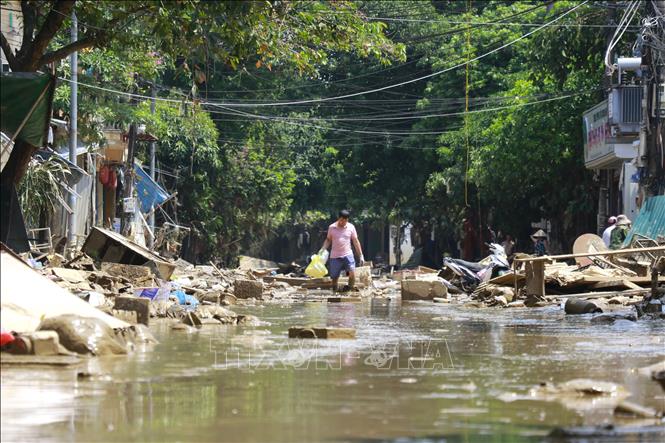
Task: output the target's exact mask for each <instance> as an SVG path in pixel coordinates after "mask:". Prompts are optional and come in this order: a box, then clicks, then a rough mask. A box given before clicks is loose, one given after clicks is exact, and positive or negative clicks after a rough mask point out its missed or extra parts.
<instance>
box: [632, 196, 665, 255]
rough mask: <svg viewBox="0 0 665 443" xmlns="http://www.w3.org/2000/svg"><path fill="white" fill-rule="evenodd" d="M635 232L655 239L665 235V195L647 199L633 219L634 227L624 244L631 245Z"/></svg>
mask: <svg viewBox="0 0 665 443" xmlns="http://www.w3.org/2000/svg"><path fill="white" fill-rule="evenodd" d="M635 234H641V235H644V236H646V237H649V238H652V239H654V240H656V239H657V238H658V236H659V235H660V236H663V237H665V195H659V196H657V197H650V198H648V199H647V201H646V203H645V204H644V206H642V207H641V208H640V213H639V214H638V215H637V218H636V219H635V220H634V221H633V229H631V230H630V232H629V233H628V237H626V241H625V242H624V245H629V244H630V242H631V241H632V240H633V235H635Z"/></svg>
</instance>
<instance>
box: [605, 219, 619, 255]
mask: <svg viewBox="0 0 665 443" xmlns="http://www.w3.org/2000/svg"><path fill="white" fill-rule="evenodd" d="M616 222H617V218H616V217H614V216H612V217H610V218H608V219H607V228H605V230H604V231H603V243H605V246H607V247H608V248H609V247H610V238H611V236H612V231H613V230H614V228H615V227H616Z"/></svg>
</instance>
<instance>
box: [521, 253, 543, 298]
mask: <svg viewBox="0 0 665 443" xmlns="http://www.w3.org/2000/svg"><path fill="white" fill-rule="evenodd" d="M525 273H526V288H525V289H526V295H527V296H529V295H535V296H537V297H543V296H545V262H544V261H533V262H526V266H525Z"/></svg>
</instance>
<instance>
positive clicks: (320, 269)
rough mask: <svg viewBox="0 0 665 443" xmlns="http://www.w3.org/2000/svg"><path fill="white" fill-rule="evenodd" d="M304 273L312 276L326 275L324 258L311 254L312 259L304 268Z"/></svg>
mask: <svg viewBox="0 0 665 443" xmlns="http://www.w3.org/2000/svg"><path fill="white" fill-rule="evenodd" d="M305 274H307V275H309V276H310V277H312V278H322V277H325V276H326V275H328V269H327V268H326V261H325V259H324V258H323V257H322V256H320V255H318V254H315V255H312V261H311V262H310V263H309V265H308V266H307V268H306V269H305Z"/></svg>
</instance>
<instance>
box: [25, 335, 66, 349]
mask: <svg viewBox="0 0 665 443" xmlns="http://www.w3.org/2000/svg"><path fill="white" fill-rule="evenodd" d="M28 338H30V341H32V353H33V354H34V355H58V354H59V353H60V349H59V344H60V339H59V338H58V333H57V332H55V331H35V332H32V333H30V334H29V335H28Z"/></svg>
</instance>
